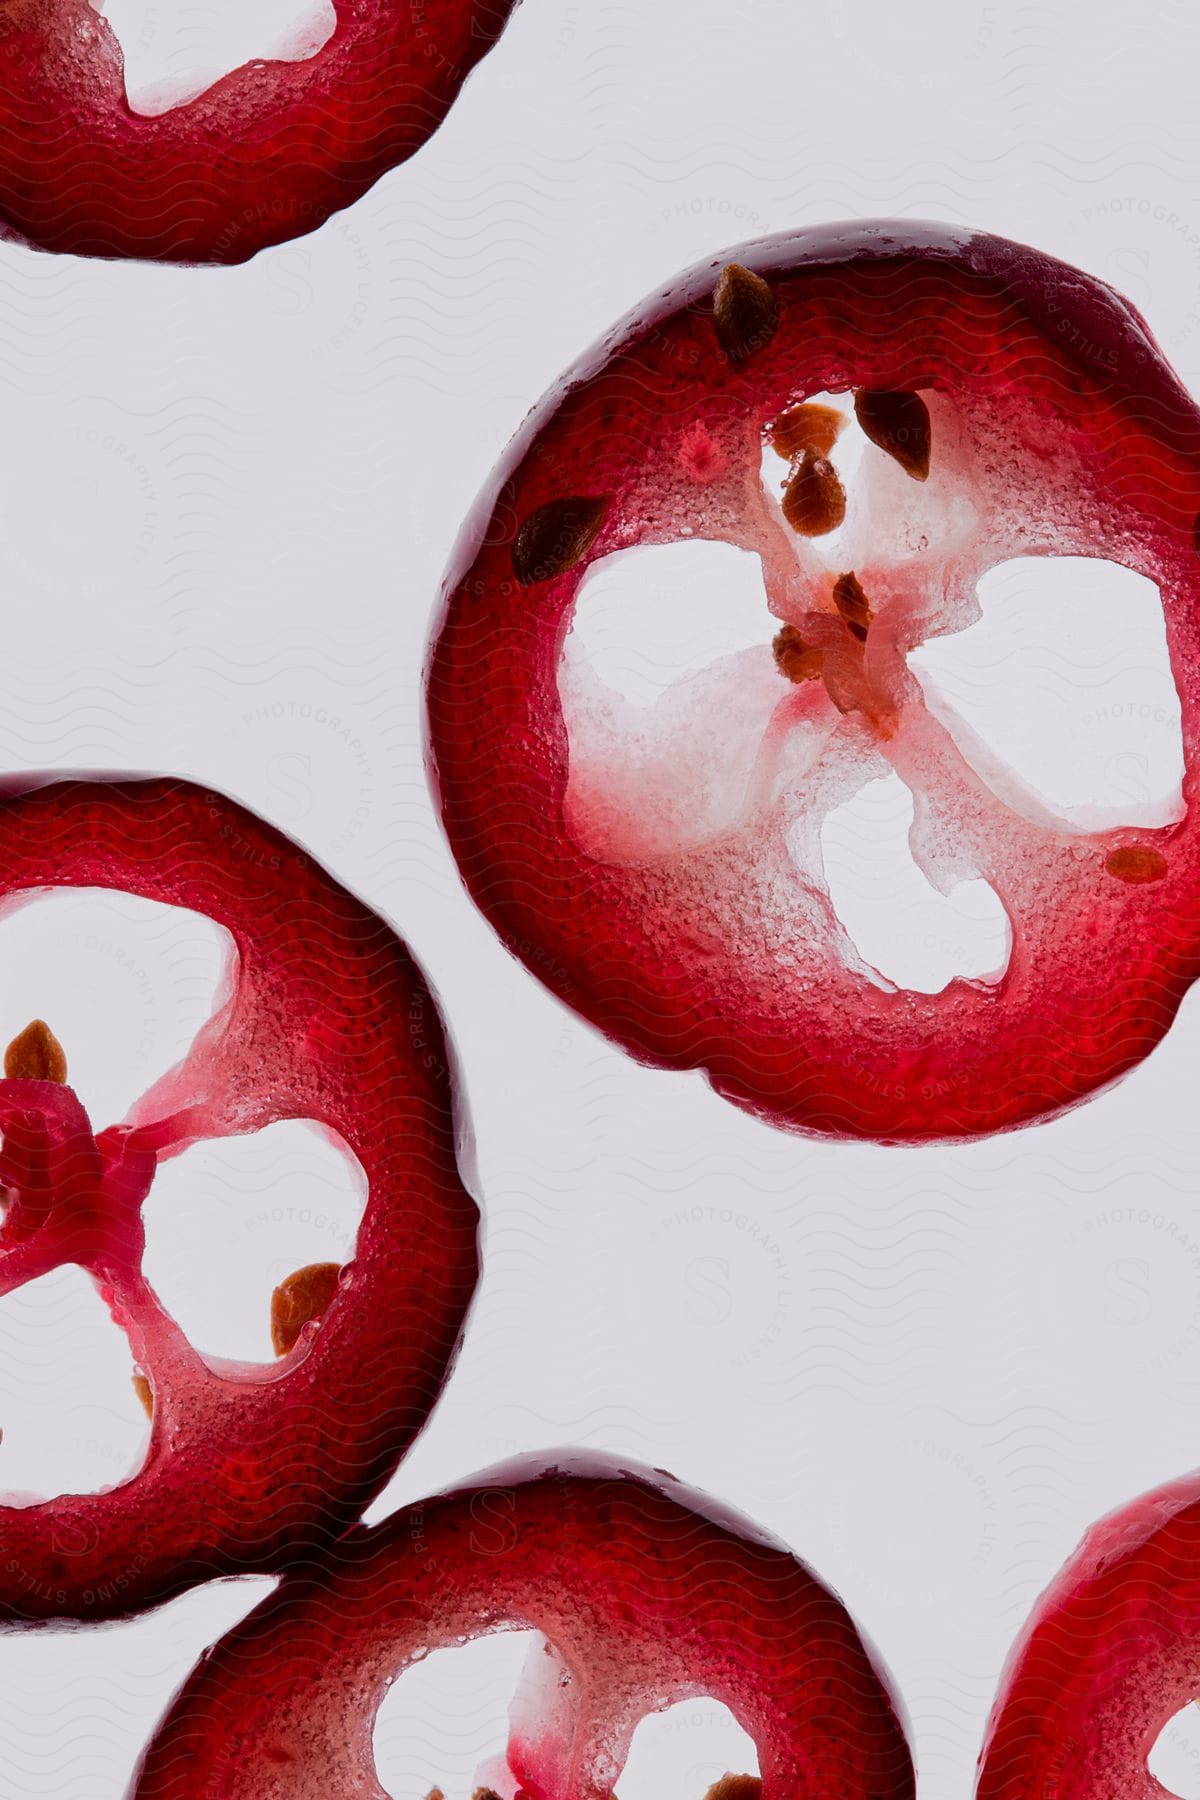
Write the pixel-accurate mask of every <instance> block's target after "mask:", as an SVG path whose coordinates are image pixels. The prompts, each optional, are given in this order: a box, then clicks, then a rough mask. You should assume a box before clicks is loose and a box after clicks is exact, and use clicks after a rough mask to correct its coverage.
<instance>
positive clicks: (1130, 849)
mask: <svg viewBox="0 0 1200 1800" xmlns="http://www.w3.org/2000/svg"><path fill="white" fill-rule="evenodd" d="M1104 867H1105V868H1106V869H1107V870H1108V873H1109V874H1110V875H1115V876H1116V878H1117V880H1118V881H1128V882H1130V883H1131V884H1132V885H1133V886H1135V887H1141V886H1144V885H1145V883H1146V882H1148V881H1161V880H1162V878H1163V876H1164V875H1165V874H1166V872H1167V859H1166V857H1165V856H1163V855H1162V854H1161V853H1160V852H1159V851H1157V850H1151V849H1150V848H1149V846H1148V845H1146V844H1125V845H1123V846H1122V848H1121V849H1120V850H1110V851H1109V853H1108V856H1107V857H1106V858H1105V863H1104Z"/></svg>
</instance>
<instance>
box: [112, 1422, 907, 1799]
mask: <svg viewBox="0 0 1200 1800" xmlns="http://www.w3.org/2000/svg"><path fill="white" fill-rule="evenodd" d="M524 1629H532V1630H534V1631H537V1632H538V1633H540V1634H541V1635H542V1637H543V1639H544V1640H545V1643H544V1644H539V1645H537V1646H535V1648H534V1649H533V1651H531V1653H530V1657H529V1661H528V1663H527V1665H526V1669H525V1673H524V1675H523V1677H522V1682H521V1687H520V1689H519V1691H518V1694H517V1697H516V1701H515V1703H514V1706H513V1709H512V1714H511V1734H510V1738H509V1744H508V1754H507V1765H506V1766H505V1764H504V1763H503V1762H499V1763H498V1764H497V1765H491V1766H489V1767H487V1768H486V1769H485V1771H484V1772H483V1774H482V1776H481V1779H482V1780H484V1781H485V1782H486V1784H487V1788H486V1790H485V1791H489V1792H493V1793H496V1794H497V1795H498V1796H499V1800H514V1797H515V1796H516V1795H524V1796H525V1797H526V1800H601V1797H604V1800H609V1797H610V1796H611V1794H612V1791H613V1785H614V1783H615V1782H616V1781H617V1779H618V1777H619V1775H620V1772H621V1769H622V1767H623V1765H624V1762H625V1758H626V1755H627V1753H628V1749H629V1744H630V1740H631V1738H632V1736H633V1732H634V1729H635V1727H636V1725H637V1723H638V1721H639V1719H640V1718H641V1717H642V1715H643V1714H645V1713H647V1712H651V1711H655V1710H659V1709H661V1708H662V1707H665V1706H668V1705H671V1704H672V1703H674V1702H675V1701H677V1700H683V1699H691V1698H693V1697H695V1696H696V1695H698V1694H708V1695H711V1696H712V1697H713V1698H714V1699H716V1700H718V1701H720V1702H721V1703H723V1704H724V1705H726V1706H727V1707H728V1708H729V1710H730V1711H731V1712H732V1713H733V1715H734V1717H735V1718H736V1719H737V1720H738V1722H739V1724H740V1725H741V1726H742V1727H743V1729H744V1730H745V1731H747V1732H748V1733H749V1735H750V1736H751V1737H752V1738H753V1739H754V1742H755V1745H756V1748H757V1751H758V1758H759V1768H760V1777H761V1796H762V1800H791V1797H792V1796H794V1795H797V1794H799V1793H801V1792H803V1793H805V1794H820V1795H821V1796H822V1800H911V1796H912V1794H913V1792H914V1784H913V1769H912V1761H911V1757H910V1754H909V1750H908V1745H907V1742H906V1739H905V1732H904V1726H903V1724H902V1723H901V1719H900V1717H899V1715H898V1712H897V1708H896V1704H895V1702H894V1701H893V1699H892V1697H891V1693H890V1691H889V1687H888V1683H887V1679H886V1676H885V1675H884V1674H883V1673H882V1671H881V1668H880V1665H879V1663H878V1661H877V1659H876V1658H875V1656H874V1654H873V1653H872V1651H871V1650H870V1649H869V1648H868V1646H867V1645H866V1644H865V1643H864V1642H863V1639H862V1637H861V1636H860V1635H859V1632H858V1629H857V1627H856V1626H855V1624H854V1621H853V1620H852V1619H851V1618H850V1615H849V1614H848V1613H847V1611H846V1609H845V1607H844V1606H843V1605H842V1603H841V1601H840V1600H839V1599H838V1598H837V1596H836V1595H834V1594H833V1593H831V1592H830V1590H829V1589H828V1588H827V1587H825V1586H824V1585H823V1583H822V1582H821V1581H820V1580H818V1578H817V1577H816V1576H815V1575H814V1574H813V1573H812V1572H811V1571H810V1570H809V1569H808V1568H806V1567H805V1565H804V1564H803V1563H802V1562H800V1561H799V1560H798V1559H797V1558H796V1557H795V1556H793V1555H792V1553H791V1552H790V1551H789V1550H787V1549H785V1548H784V1547H783V1546H782V1545H780V1544H778V1543H776V1542H775V1540H774V1539H772V1538H770V1537H769V1536H767V1535H766V1534H765V1533H763V1532H762V1531H760V1530H759V1529H758V1527H756V1526H754V1525H751V1524H750V1523H749V1522H748V1521H747V1520H745V1519H743V1518H740V1517H739V1516H738V1515H737V1514H736V1513H733V1512H731V1511H728V1510H726V1509H725V1508H723V1507H718V1506H716V1505H715V1504H714V1502H712V1501H711V1500H709V1499H708V1498H707V1497H706V1496H704V1495H701V1494H697V1493H695V1492H693V1491H690V1490H689V1489H687V1488H686V1487H684V1486H683V1485H682V1484H681V1483H679V1482H678V1481H676V1480H675V1479H674V1478H673V1477H671V1476H667V1475H665V1474H664V1473H663V1472H662V1471H661V1470H649V1469H641V1468H638V1467H636V1466H633V1467H631V1466H629V1465H628V1464H625V1463H622V1462H618V1461H617V1460H616V1459H615V1458H609V1457H595V1456H592V1457H584V1456H581V1455H579V1454H578V1453H574V1452H568V1453H565V1455H564V1454H559V1455H555V1454H554V1453H549V1454H548V1455H542V1456H541V1457H538V1458H534V1457H529V1458H525V1459H521V1460H520V1461H518V1462H515V1463H512V1464H509V1465H507V1466H505V1467H502V1468H499V1469H495V1470H491V1471H489V1472H488V1473H487V1474H486V1475H482V1476H476V1477H475V1478H474V1479H473V1480H472V1482H471V1483H470V1484H469V1485H468V1486H466V1487H463V1488H461V1489H458V1490H456V1491H455V1492H452V1493H449V1494H445V1495H442V1496H440V1497H438V1498H437V1499H435V1500H431V1501H426V1502H423V1503H421V1504H419V1505H416V1506H412V1507H409V1508H408V1509H407V1510H406V1511H404V1512H400V1513H397V1514H395V1515H394V1516H393V1517H392V1518H390V1519H387V1520H385V1521H384V1523H383V1524H382V1525H379V1526H377V1527H375V1528H374V1529H372V1530H369V1531H360V1532H356V1533H351V1534H350V1535H349V1536H348V1537H347V1538H346V1539H345V1540H343V1542H342V1543H341V1544H339V1545H338V1546H337V1551H336V1554H335V1555H334V1557H333V1558H331V1559H330V1560H329V1561H328V1563H327V1564H326V1565H325V1566H324V1567H317V1568H313V1569H310V1570H308V1571H302V1572H298V1573H296V1574H295V1575H293V1576H291V1577H289V1578H287V1579H286V1580H285V1581H284V1582H283V1583H282V1584H281V1585H280V1587H279V1588H278V1589H277V1591H276V1592H275V1593H274V1594H273V1595H271V1596H270V1597H269V1598H268V1599H267V1600H266V1601H265V1602H264V1603H263V1604H262V1605H261V1606H260V1607H258V1609H257V1610H256V1611H255V1612H253V1613H251V1614H250V1616H249V1618H248V1619H246V1620H245V1621H243V1623H242V1624H241V1625H240V1626H239V1627H238V1628H237V1629H235V1630H234V1631H233V1632H231V1633H230V1634H229V1635H228V1636H227V1637H226V1638H225V1639H223V1641H222V1642H221V1643H220V1644H218V1645H217V1647H216V1648H215V1649H214V1650H212V1651H210V1652H209V1653H208V1655H207V1656H206V1657H205V1659H204V1661H203V1662H202V1663H201V1664H200V1665H199V1667H198V1668H197V1669H196V1670H195V1672H194V1673H193V1674H192V1676H191V1677H190V1679H189V1680H188V1682H187V1683H186V1684H185V1686H184V1687H183V1689H182V1691H181V1692H180V1694H179V1696H178V1697H177V1699H176V1700H175V1702H174V1704H173V1706H172V1707H171V1710H170V1712H169V1713H168V1715H167V1717H166V1719H165V1720H164V1722H163V1724H162V1726H161V1727H160V1729H159V1731H158V1734H157V1736H156V1737H155V1739H154V1741H153V1742H152V1744H151V1746H150V1748H149V1750H148V1751H147V1753H146V1757H145V1759H144V1761H143V1764H142V1768H141V1771H140V1776H139V1777H138V1778H137V1779H136V1780H135V1782H134V1786H133V1790H132V1791H133V1796H134V1800H183V1797H184V1796H185V1795H186V1796H187V1797H188V1800H191V1796H192V1795H194V1794H197V1793H203V1794H221V1795H223V1796H224V1797H225V1800H318V1796H319V1797H320V1800H325V1796H327V1795H329V1794H331V1793H337V1794H351V1793H353V1794H363V1795H367V1794H377V1793H379V1791H380V1789H379V1785H378V1778H377V1776H376V1774H375V1769H374V1762H373V1757H372V1751H371V1728H372V1724H373V1720H374V1715H375V1712H376V1711H377V1710H378V1707H379V1705H380V1702H381V1701H382V1699H383V1697H384V1695H385V1693H386V1691H387V1688H388V1686H389V1685H390V1684H391V1682H392V1681H393V1679H394V1678H395V1677H396V1676H397V1675H399V1674H401V1673H402V1672H403V1670H404V1669H405V1668H407V1667H409V1666H410V1665H411V1664H412V1663H413V1662H414V1661H416V1660H418V1659H419V1658H421V1657H423V1656H425V1655H426V1654H427V1653H428V1652H429V1651H430V1650H435V1649H438V1648H440V1647H443V1646H449V1645H456V1644H461V1643H463V1642H465V1641H468V1640H470V1639H473V1638H478V1637H482V1636H484V1635H486V1634H488V1633H491V1632H495V1631H500V1630H524ZM735 1773H736V1772H735ZM726 1787H727V1791H728V1792H729V1794H730V1797H731V1800H732V1796H733V1794H735V1793H737V1794H739V1795H744V1796H745V1800H750V1797H751V1795H752V1794H753V1795H754V1796H755V1800H757V1795H758V1791H759V1789H758V1782H757V1781H755V1780H753V1779H751V1780H750V1781H749V1782H748V1783H746V1784H744V1785H743V1784H736V1783H735V1784H726ZM695 1800H701V1796H700V1795H699V1794H697V1795H696V1796H695Z"/></svg>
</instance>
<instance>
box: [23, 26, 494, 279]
mask: <svg viewBox="0 0 1200 1800" xmlns="http://www.w3.org/2000/svg"><path fill="white" fill-rule="evenodd" d="M515 4H516V0H425V3H424V4H423V5H422V6H421V7H419V8H416V9H414V8H413V7H410V6H407V5H404V4H402V3H401V0H335V3H334V11H335V13H336V15H337V23H336V25H335V27H334V30H333V33H332V35H331V37H330V38H329V41H328V42H327V43H326V44H324V45H323V46H322V48H321V49H320V50H318V51H317V52H316V54H315V55H313V56H311V57H309V58H307V59H306V60H304V61H300V62H264V61H255V62H249V63H246V64H245V65H244V66H243V67H242V68H240V69H235V70H233V71H232V72H231V73H230V74H228V75H225V76H223V77H222V78H221V79H220V80H219V81H217V82H215V83H214V85H213V86H212V87H210V88H208V89H207V90H206V91H205V92H204V93H202V94H201V95H199V96H198V97H197V98H196V99H194V100H190V101H188V102H186V103H185V104H184V105H181V106H178V107H175V108H173V109H172V110H171V111H169V112H165V113H161V114H159V115H157V116H155V117H146V116H143V115H142V114H139V113H135V112H134V111H132V110H131V108H130V105H129V102H128V99H127V98H126V93H125V76H124V59H123V57H122V54H121V48H120V45H119V44H118V42H117V40H116V38H115V37H114V35H113V32H112V30H111V28H110V27H109V26H108V25H107V24H106V23H105V21H104V19H103V18H102V17H101V15H100V14H99V13H98V12H96V11H94V10H93V8H92V7H91V6H90V5H89V3H88V0H7V4H6V5H5V6H4V7H3V8H0V219H2V220H3V222H4V224H5V225H6V226H7V228H8V232H9V235H11V236H16V237H18V238H20V239H22V240H24V241H25V242H26V243H28V244H31V245H35V246H37V247H38V248H40V249H43V250H57V251H69V252H71V253H72V254H74V255H76V256H109V257H115V256H122V257H138V258H143V259H149V260H153V261H158V262H182V263H240V262H245V261H246V260H247V258H249V257H251V256H253V255H255V253H256V252H257V251H259V250H262V249H263V248H264V247H265V246H267V245H269V244H281V243H285V242H286V241H287V240H288V239H290V238H294V237H299V236H301V235H303V234H304V233H305V232H309V231H314V230H315V229H316V227H317V226H318V225H321V224H323V223H324V222H325V220H326V219H327V218H328V217H329V216H330V214H331V213H335V212H338V211H340V210H341V208H342V207H344V206H349V205H350V204H351V203H352V202H353V201H355V200H357V199H358V198H359V196H360V195H361V194H364V193H365V192H366V190H367V189H368V188H369V187H371V186H372V185H373V184H374V183H375V182H376V181H378V180H379V177H380V176H381V175H384V174H386V172H387V171H388V170H389V169H391V168H394V167H395V166H396V164H397V163H401V162H403V161H404V160H405V159H406V158H407V157H409V156H411V155H412V154H413V152H414V151H416V150H419V149H420V147H421V145H422V144H423V143H425V141H426V139H427V138H429V137H431V136H432V134H433V133H434V132H435V131H436V130H437V127H438V126H439V125H440V124H441V122H442V120H443V118H444V117H445V116H446V113H447V112H448V111H449V109H450V106H451V104H452V103H453V101H454V99H455V96H456V95H457V93H458V90H459V88H460V87H461V86H462V83H463V81H464V80H465V79H466V77H467V75H469V74H470V72H471V70H472V69H473V68H474V66H475V64H476V63H477V62H478V61H479V60H480V58H481V57H482V56H483V55H484V54H485V53H486V52H487V51H488V50H489V49H491V47H492V45H493V44H494V43H495V41H496V39H497V38H498V37H499V35H500V33H501V31H502V30H503V28H504V25H505V23H506V22H507V20H508V17H509V14H510V13H511V11H512V10H513V7H514V5H515Z"/></svg>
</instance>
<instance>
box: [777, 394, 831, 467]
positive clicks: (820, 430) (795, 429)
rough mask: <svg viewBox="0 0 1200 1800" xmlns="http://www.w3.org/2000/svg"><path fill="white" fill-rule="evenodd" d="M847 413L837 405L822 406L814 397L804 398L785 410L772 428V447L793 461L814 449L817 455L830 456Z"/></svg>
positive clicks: (786, 458) (784, 458)
mask: <svg viewBox="0 0 1200 1800" xmlns="http://www.w3.org/2000/svg"><path fill="white" fill-rule="evenodd" d="M845 423H846V419H845V415H844V414H843V413H840V412H839V411H838V409H837V407H836V406H820V405H818V404H817V402H816V401H813V400H802V401H801V402H800V404H799V405H798V406H789V407H788V409H787V411H786V412H781V413H780V415H779V417H778V418H777V419H776V421H775V423H774V424H773V425H772V426H771V429H770V433H769V435H770V439H771V448H772V450H774V451H775V453H776V455H777V456H782V458H783V460H784V462H791V461H792V460H793V458H795V457H797V456H803V454H804V452H805V451H806V450H811V451H812V452H813V454H814V455H816V456H828V455H829V452H830V451H831V450H832V449H833V446H834V445H835V444H836V443H837V441H838V436H839V433H840V432H841V429H842V426H843V425H844V424H845Z"/></svg>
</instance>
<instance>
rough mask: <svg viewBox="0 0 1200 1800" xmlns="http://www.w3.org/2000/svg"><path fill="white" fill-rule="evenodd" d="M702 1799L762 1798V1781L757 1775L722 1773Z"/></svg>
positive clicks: (747, 1799)
mask: <svg viewBox="0 0 1200 1800" xmlns="http://www.w3.org/2000/svg"><path fill="white" fill-rule="evenodd" d="M704 1800H762V1782H761V1781H760V1780H759V1778H758V1776H757V1775H722V1777H721V1779H720V1781H714V1782H713V1785H712V1786H711V1787H710V1788H709V1790H708V1792H707V1794H705V1796H704Z"/></svg>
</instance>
